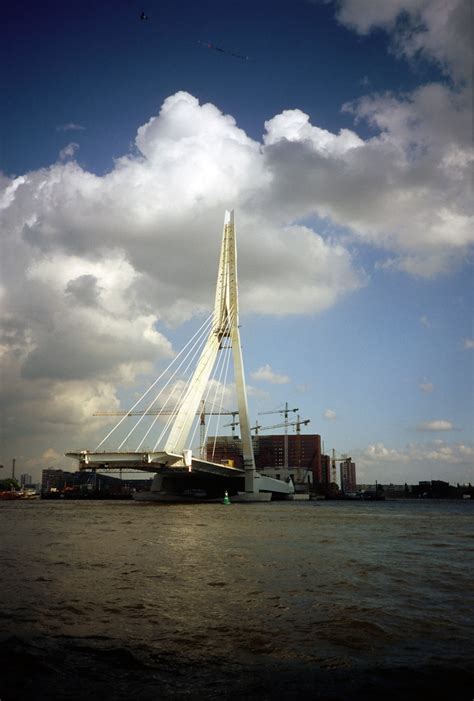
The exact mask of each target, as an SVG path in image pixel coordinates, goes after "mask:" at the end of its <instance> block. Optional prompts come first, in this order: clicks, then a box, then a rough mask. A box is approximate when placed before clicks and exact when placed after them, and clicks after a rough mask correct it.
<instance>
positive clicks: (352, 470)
mask: <svg viewBox="0 0 474 701" xmlns="http://www.w3.org/2000/svg"><path fill="white" fill-rule="evenodd" d="M340 470H341V472H340V474H341V492H344V493H345V494H349V493H351V492H356V491H357V480H356V466H355V462H352V461H351V460H350V459H347V460H344V462H341V464H340Z"/></svg>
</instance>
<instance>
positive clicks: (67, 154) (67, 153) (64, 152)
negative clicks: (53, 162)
mask: <svg viewBox="0 0 474 701" xmlns="http://www.w3.org/2000/svg"><path fill="white" fill-rule="evenodd" d="M78 149H79V144H76V143H75V142H74V141H71V143H70V144H68V145H67V146H65V147H64V148H62V149H61V151H60V152H59V160H60V161H65V160H66V159H67V158H73V156H74V154H75V153H76V151H78Z"/></svg>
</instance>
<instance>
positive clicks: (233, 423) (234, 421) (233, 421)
mask: <svg viewBox="0 0 474 701" xmlns="http://www.w3.org/2000/svg"><path fill="white" fill-rule="evenodd" d="M238 413H239V412H238V411H233V412H232V421H231V422H230V424H223V426H222V427H223V428H226V427H227V426H231V427H232V438H238V436H237V435H236V433H235V429H236V428H237V426H238V425H239V422H238V421H237V420H236V418H235V417H236V416H237V415H238Z"/></svg>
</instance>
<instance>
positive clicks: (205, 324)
mask: <svg viewBox="0 0 474 701" xmlns="http://www.w3.org/2000/svg"><path fill="white" fill-rule="evenodd" d="M212 317H213V313H211V314H210V315H209V316H208V317H207V319H206V320H205V321H204V323H203V324H202V325H201V326H200V328H199V329H198V330H197V331H196V333H195V334H194V336H192V338H191V339H190V340H189V341H188V343H187V344H186V345H185V346H184V348H183V349H182V350H181V351H180V352H179V353H178V355H177V356H176V357H175V358H173V360H172V361H171V363H170V364H169V365H168V367H166V368H165V369H164V370H163V372H162V373H161V375H160V376H159V377H157V378H156V380H155V381H154V382H153V383H152V384H151V385H150V387H148V389H147V390H146V391H145V392H144V393H143V394H142V395H141V397H140V398H139V399H138V400H137V401H136V402H135V404H134V405H133V406H132V407H131V408H130V409H129V410H128V412H127V413H126V414H125V415H124V416H122V418H121V419H120V420H119V421H118V422H117V423H116V424H115V426H114V427H113V428H112V429H111V430H110V431H109V433H108V434H107V435H106V436H105V438H103V439H102V440H101V442H100V443H99V444H98V446H97V447H96V449H95V450H96V451H97V450H98V449H99V448H100V447H101V445H103V444H104V443H105V441H106V440H107V439H108V438H109V437H110V436H111V435H112V433H114V431H115V430H116V429H117V428H118V427H119V426H120V425H121V424H122V423H123V421H125V419H126V418H127V416H128V415H129V414H130V412H132V411H133V410H134V409H135V408H136V407H137V406H138V405H139V404H140V402H141V401H142V399H144V398H145V397H146V395H147V394H148V393H149V392H151V390H152V389H153V387H155V385H156V384H157V383H158V382H159V381H160V380H161V378H162V377H163V376H164V375H165V374H166V373H167V372H168V370H169V369H170V368H171V366H172V365H173V363H174V362H176V360H178V358H179V357H180V355H181V354H182V353H183V352H184V351H185V350H186V348H187V347H188V345H189V344H190V343H191V342H192V341H193V340H194V338H195V337H196V336H197V335H198V334H199V333H200V332H201V329H202V328H203V327H205V326H207V325H208V324H209V320H210V319H211V318H212Z"/></svg>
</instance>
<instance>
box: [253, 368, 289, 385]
mask: <svg viewBox="0 0 474 701" xmlns="http://www.w3.org/2000/svg"><path fill="white" fill-rule="evenodd" d="M250 377H251V378H252V379H253V380H258V381H259V382H269V383H270V384H271V385H286V384H288V382H289V381H290V378H289V377H288V376H287V375H280V374H278V373H277V372H274V371H273V370H272V368H271V367H270V365H268V364H267V365H263V366H262V367H261V368H259V369H258V370H255V371H254V372H251V373H250Z"/></svg>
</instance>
